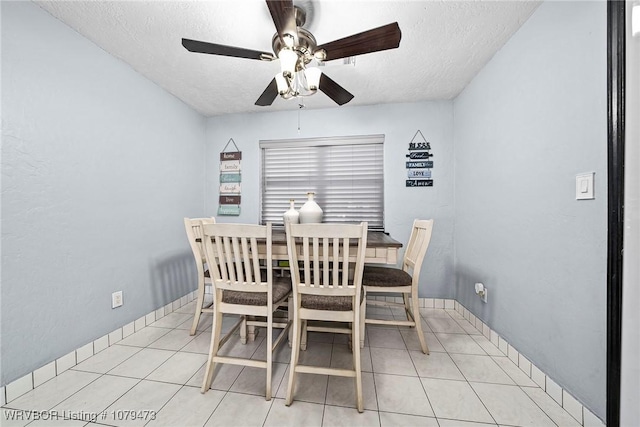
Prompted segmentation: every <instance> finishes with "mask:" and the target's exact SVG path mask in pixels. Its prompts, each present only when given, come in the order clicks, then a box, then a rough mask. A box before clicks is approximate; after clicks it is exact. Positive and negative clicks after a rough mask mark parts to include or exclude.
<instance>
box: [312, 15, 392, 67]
mask: <svg viewBox="0 0 640 427" xmlns="http://www.w3.org/2000/svg"><path fill="white" fill-rule="evenodd" d="M401 37H402V33H401V32H400V26H399V25H398V23H397V22H394V23H393V24H387V25H383V26H382V27H378V28H374V29H372V30H368V31H363V32H362V33H358V34H354V35H352V36H349V37H345V38H342V39H339V40H334V41H332V42H329V43H325V44H323V45H320V46H318V49H324V50H325V51H326V52H327V56H326V59H325V61H331V60H332V59H340V58H346V57H349V56H356V55H362V54H364V53H371V52H378V51H381V50H387V49H395V48H397V47H398V46H400V38H401Z"/></svg>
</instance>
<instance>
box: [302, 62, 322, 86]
mask: <svg viewBox="0 0 640 427" xmlns="http://www.w3.org/2000/svg"><path fill="white" fill-rule="evenodd" d="M321 74H322V71H320V69H319V68H318V67H309V68H305V69H304V76H305V78H306V79H307V87H308V88H309V90H310V91H313V92H315V91H317V90H318V87H319V86H320V75H321Z"/></svg>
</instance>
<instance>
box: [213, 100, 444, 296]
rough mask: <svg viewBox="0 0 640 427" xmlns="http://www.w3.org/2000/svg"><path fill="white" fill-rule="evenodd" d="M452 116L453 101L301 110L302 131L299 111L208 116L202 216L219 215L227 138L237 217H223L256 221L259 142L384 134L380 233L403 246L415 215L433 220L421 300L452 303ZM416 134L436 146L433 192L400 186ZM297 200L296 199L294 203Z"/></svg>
mask: <svg viewBox="0 0 640 427" xmlns="http://www.w3.org/2000/svg"><path fill="white" fill-rule="evenodd" d="M317 96H324V95H323V94H319V95H317ZM276 102H282V101H281V100H277V101H276ZM452 119H453V116H452V103H451V102H450V101H442V102H423V103H408V104H394V105H379V106H368V107H341V108H332V109H326V110H303V111H302V112H301V113H300V131H299V132H298V112H297V111H287V112H266V113H257V114H235V115H226V116H223V117H214V118H211V119H209V121H208V124H207V142H208V145H207V150H208V151H207V164H208V167H207V196H206V198H205V201H206V211H207V212H213V213H215V212H217V208H218V186H219V176H218V174H219V170H220V169H219V163H218V159H219V153H220V151H222V149H223V148H224V146H225V145H226V143H227V142H228V141H229V138H233V140H234V141H235V142H236V144H237V145H238V147H239V149H240V150H241V151H242V204H241V216H239V217H224V220H225V221H239V222H250V223H255V222H256V221H258V218H259V214H260V212H259V205H260V202H259V200H260V149H259V147H258V143H259V141H260V140H261V139H266V140H269V139H292V138H312V137H325V136H347V135H366V134H384V135H385V148H384V150H385V151H384V162H385V165H384V169H385V189H384V192H385V194H384V197H385V229H386V231H387V232H389V233H390V234H391V236H393V237H394V238H396V239H397V240H400V241H402V242H404V243H405V244H406V242H407V241H408V239H409V233H410V231H411V225H412V223H413V220H414V219H415V218H433V219H435V224H434V231H433V237H432V240H431V245H430V246H429V256H428V257H427V259H426V260H425V267H424V268H423V274H421V276H420V296H421V297H427V296H428V297H430V298H453V296H454V295H453V289H452V288H451V286H450V283H451V281H452V280H453V269H452V264H453V140H452V131H453V122H452ZM418 129H420V131H421V132H422V134H423V135H424V137H425V138H426V139H427V140H428V141H430V142H431V146H432V148H433V149H432V153H433V154H434V157H433V160H434V162H435V163H434V169H433V179H434V187H433V188H406V187H405V179H406V176H407V171H406V169H405V161H406V160H407V159H406V158H405V155H406V154H407V152H408V151H407V150H408V148H409V142H411V139H412V138H413V136H414V134H415V133H416V131H417V130H418ZM302 202H303V201H297V205H296V206H298V207H300V206H301V203H302Z"/></svg>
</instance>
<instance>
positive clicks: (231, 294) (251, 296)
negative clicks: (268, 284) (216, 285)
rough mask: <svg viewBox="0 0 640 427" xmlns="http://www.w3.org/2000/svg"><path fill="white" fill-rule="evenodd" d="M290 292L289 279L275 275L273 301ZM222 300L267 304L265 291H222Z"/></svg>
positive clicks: (242, 303) (246, 303)
mask: <svg viewBox="0 0 640 427" xmlns="http://www.w3.org/2000/svg"><path fill="white" fill-rule="evenodd" d="M289 292H291V279H289V278H284V277H282V278H281V277H277V278H274V279H273V288H272V296H273V303H275V302H277V301H280V300H281V299H282V298H284V297H285V296H287V294H288V293H289ZM222 302H225V303H228V304H241V305H267V293H266V292H238V291H223V292H222Z"/></svg>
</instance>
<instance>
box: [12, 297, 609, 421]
mask: <svg viewBox="0 0 640 427" xmlns="http://www.w3.org/2000/svg"><path fill="white" fill-rule="evenodd" d="M196 292H197V291H192V292H189V293H187V294H185V295H183V296H182V297H179V298H177V299H176V300H174V301H172V302H170V303H168V304H166V305H164V306H162V307H159V308H157V309H154V310H153V311H151V312H149V313H148V314H146V315H144V316H142V317H140V318H138V319H136V320H135V321H133V322H129V323H127V324H126V325H124V326H122V327H120V328H117V329H115V330H114V331H112V332H110V333H108V334H105V335H103V336H102V337H100V338H98V339H96V340H93V341H91V342H90V343H88V344H85V345H84V346H81V347H79V348H78V349H76V350H73V351H71V352H69V353H68V354H66V355H64V356H62V357H59V358H58V359H55V360H54V361H52V362H49V363H48V364H46V365H45V366H43V367H41V368H38V369H36V370H34V371H32V372H31V373H28V374H26V375H24V376H23V377H21V378H18V379H17V380H15V381H13V382H11V383H9V384H7V385H5V386H2V388H1V390H2V395H1V396H0V399H1V401H2V404H3V405H4V404H7V403H9V402H11V401H13V400H15V399H16V398H18V397H20V396H22V395H23V394H25V393H27V392H29V391H31V390H33V389H34V388H36V387H37V386H38V385H40V384H42V383H44V382H46V381H48V380H50V379H52V378H54V377H56V376H58V375H60V374H62V373H63V372H65V371H66V370H68V369H70V368H72V367H74V366H76V365H77V364H78V363H81V362H82V361H83V360H86V359H87V358H88V357H91V356H93V355H95V354H97V353H99V352H100V351H102V350H104V349H106V348H108V347H111V346H112V345H114V344H116V343H117V342H119V341H122V340H123V339H124V338H126V337H128V336H129V335H132V334H133V333H135V332H138V331H140V330H142V329H144V328H146V327H147V326H149V325H150V324H151V323H153V322H155V321H158V320H160V319H161V318H163V317H165V316H167V315H169V314H171V313H173V312H175V311H177V310H178V309H180V308H181V307H183V306H185V305H187V304H188V303H190V302H191V301H193V300H194V299H196V295H195V294H196ZM373 299H374V300H381V301H389V302H396V303H402V302H403V298H402V297H384V296H373ZM418 300H419V306H420V308H434V309H444V310H454V311H456V312H458V313H459V314H461V315H462V317H463V318H464V319H465V320H467V321H468V322H469V323H470V324H471V325H472V326H473V327H475V328H476V329H477V330H478V331H479V332H480V334H481V335H483V336H484V337H485V338H487V339H488V340H489V341H490V342H491V343H492V344H493V345H494V346H495V347H497V348H498V350H499V351H500V352H501V353H502V354H504V355H505V356H507V358H508V359H509V360H511V362H512V363H513V364H515V365H516V367H518V368H519V369H520V370H521V371H522V372H523V373H524V374H525V375H527V376H528V377H529V378H530V379H531V380H533V382H534V383H536V384H537V385H538V386H539V387H540V388H541V389H542V390H544V391H545V393H547V395H549V396H550V397H551V398H552V399H553V400H554V401H555V402H556V403H558V404H559V405H560V406H561V407H562V408H563V409H565V411H567V413H569V414H570V415H571V416H572V417H573V418H574V419H576V421H577V422H579V423H580V425H583V426H584V425H585V423H586V422H587V420H586V418H587V417H586V416H585V412H586V413H587V414H586V415H591V418H592V419H593V420H597V421H600V423H601V425H602V426H604V425H605V424H604V423H603V422H602V421H601V420H599V418H597V417H596V416H595V414H593V413H591V411H589V410H588V409H587V408H585V407H584V405H582V404H580V403H579V401H578V400H577V399H576V398H575V397H574V396H572V395H571V394H570V393H569V392H567V391H566V390H564V389H563V388H562V387H560V386H559V385H558V384H556V383H555V382H554V381H553V380H552V379H551V378H550V377H549V376H548V375H546V374H545V373H544V372H542V371H541V370H540V369H539V368H538V367H536V366H535V365H534V364H533V363H531V362H530V361H529V360H528V359H527V358H526V357H524V356H522V355H521V354H520V353H519V352H518V351H517V350H516V349H515V347H513V346H511V345H510V344H509V343H508V342H507V341H506V340H505V339H504V338H502V337H501V336H500V335H498V334H497V332H495V331H494V330H492V329H491V328H490V327H489V326H488V325H486V324H485V323H484V322H482V321H481V320H480V318H478V317H476V316H475V315H474V314H473V313H472V312H471V311H469V310H468V309H467V308H466V307H464V306H463V305H462V304H461V303H459V302H458V301H457V300H455V299H444V298H419V299H418ZM150 316H153V318H154V320H153V321H150V320H151V317H150ZM114 334H115V335H114ZM118 334H119V335H118ZM112 336H113V337H114V340H113V342H112V340H111V337H112ZM494 336H495V339H494ZM101 340H106V341H107V344H108V345H107V346H106V347H105V346H104V343H103V342H102V341H101ZM96 342H99V346H100V349H99V350H98V351H96ZM89 346H91V354H89V352H88V347H89ZM503 348H504V349H503ZM79 353H80V354H79ZM79 356H80V357H79ZM521 357H522V358H523V359H524V361H523V362H522V365H523V366H528V371H529V372H527V371H526V370H525V369H523V366H520V358H521ZM71 359H73V361H71ZM50 365H53V367H54V368H55V369H54V371H55V374H54V375H51V373H49V374H47V375H46V376H45V378H43V379H38V380H37V381H36V375H39V374H37V372H43V371H42V370H43V369H45V368H46V367H47V366H50ZM534 368H535V370H536V371H534ZM534 372H540V374H536V376H540V375H544V377H542V378H538V380H536V378H534ZM539 381H540V382H544V385H543V384H540V382H539ZM36 382H37V384H36ZM549 382H550V383H549ZM27 383H28V384H27ZM14 389H15V390H17V391H16V395H15V396H11V399H10V398H9V397H10V395H12V394H13V390H14ZM550 391H551V393H550ZM552 393H553V394H552ZM558 394H559V396H555V395H558ZM565 395H566V396H565ZM565 397H567V405H566V406H569V404H570V403H569V402H571V404H573V405H574V406H577V407H579V409H578V411H577V412H579V418H580V419H578V418H577V417H576V416H575V414H574V413H573V412H575V410H572V411H571V412H570V411H569V410H568V409H567V408H566V407H565V404H564V400H565Z"/></svg>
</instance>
